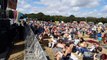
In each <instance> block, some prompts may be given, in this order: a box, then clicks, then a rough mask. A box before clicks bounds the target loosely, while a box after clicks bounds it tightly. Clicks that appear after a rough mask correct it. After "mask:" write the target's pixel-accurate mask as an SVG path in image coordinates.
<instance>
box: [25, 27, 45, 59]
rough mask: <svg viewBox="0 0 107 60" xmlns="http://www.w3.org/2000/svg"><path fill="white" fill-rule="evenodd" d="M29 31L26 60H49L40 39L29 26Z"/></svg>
mask: <svg viewBox="0 0 107 60" xmlns="http://www.w3.org/2000/svg"><path fill="white" fill-rule="evenodd" d="M27 33H28V34H27V36H26V44H25V56H24V60H47V58H46V56H45V54H44V51H43V49H42V48H41V45H40V44H39V41H38V39H37V38H36V36H35V35H34V33H33V32H32V30H31V29H30V28H29V29H28V28H27Z"/></svg>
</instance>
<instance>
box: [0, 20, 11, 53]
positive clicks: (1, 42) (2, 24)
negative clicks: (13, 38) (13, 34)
mask: <svg viewBox="0 0 107 60" xmlns="http://www.w3.org/2000/svg"><path fill="white" fill-rule="evenodd" d="M9 29H10V21H9V20H0V53H3V52H4V51H5V50H6V48H7V47H8V45H7V44H8V38H9V37H8V32H9Z"/></svg>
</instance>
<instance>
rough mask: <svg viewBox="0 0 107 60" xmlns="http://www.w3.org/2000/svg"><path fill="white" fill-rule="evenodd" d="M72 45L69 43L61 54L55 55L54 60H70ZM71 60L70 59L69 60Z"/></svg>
mask: <svg viewBox="0 0 107 60" xmlns="http://www.w3.org/2000/svg"><path fill="white" fill-rule="evenodd" d="M72 48H73V45H70V44H69V43H68V44H66V46H65V47H64V48H63V52H57V53H56V60H70V55H71V52H72ZM71 60H72V59H71Z"/></svg>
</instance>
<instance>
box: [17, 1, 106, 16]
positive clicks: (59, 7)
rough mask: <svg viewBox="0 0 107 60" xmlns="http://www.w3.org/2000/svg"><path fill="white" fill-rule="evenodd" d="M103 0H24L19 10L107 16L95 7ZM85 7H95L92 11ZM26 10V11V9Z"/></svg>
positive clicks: (65, 14) (51, 13)
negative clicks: (29, 0) (28, 0)
mask: <svg viewBox="0 0 107 60" xmlns="http://www.w3.org/2000/svg"><path fill="white" fill-rule="evenodd" d="M100 1H101V0H40V1H38V2H37V1H36V2H32V3H29V2H26V1H25V0H22V1H21V2H19V3H18V4H19V5H18V10H20V11H21V12H24V13H38V12H43V13H44V14H46V15H63V16H69V15H71V14H73V15H75V16H79V17H86V16H93V17H100V16H107V15H104V13H102V12H101V11H98V10H95V9H94V8H96V7H98V6H99V5H100ZM32 4H33V5H32ZM36 4H40V5H45V6H46V7H42V8H41V7H39V6H35V7H34V5H36ZM84 8H85V9H87V8H88V9H91V8H92V9H94V10H92V11H88V10H86V11H81V9H82V10H84ZM24 10H25V11H24ZM103 11H107V6H105V7H104V8H103Z"/></svg>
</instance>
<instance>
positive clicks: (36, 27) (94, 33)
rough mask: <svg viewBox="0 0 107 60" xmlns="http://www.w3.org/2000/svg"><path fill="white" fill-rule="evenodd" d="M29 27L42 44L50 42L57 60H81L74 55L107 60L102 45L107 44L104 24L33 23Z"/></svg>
mask: <svg viewBox="0 0 107 60" xmlns="http://www.w3.org/2000/svg"><path fill="white" fill-rule="evenodd" d="M29 25H30V27H31V28H32V30H33V32H34V33H35V34H36V36H37V38H38V39H39V40H40V41H41V42H43V41H44V40H48V44H47V46H48V47H49V48H52V49H53V51H54V53H55V54H54V55H55V59H56V60H79V58H77V57H76V56H75V55H74V54H73V53H75V54H77V55H78V56H82V57H83V58H82V59H83V60H104V59H107V58H106V57H107V55H106V54H103V53H102V51H103V47H102V45H103V44H107V26H106V25H103V24H102V23H99V24H92V23H87V22H85V21H81V22H79V23H78V22H76V21H74V22H72V23H70V22H69V23H64V22H61V23H55V22H45V21H42V22H38V21H31V22H30V23H29ZM80 35H81V36H80ZM84 36H88V37H87V38H90V39H89V40H85V39H84Z"/></svg>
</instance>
